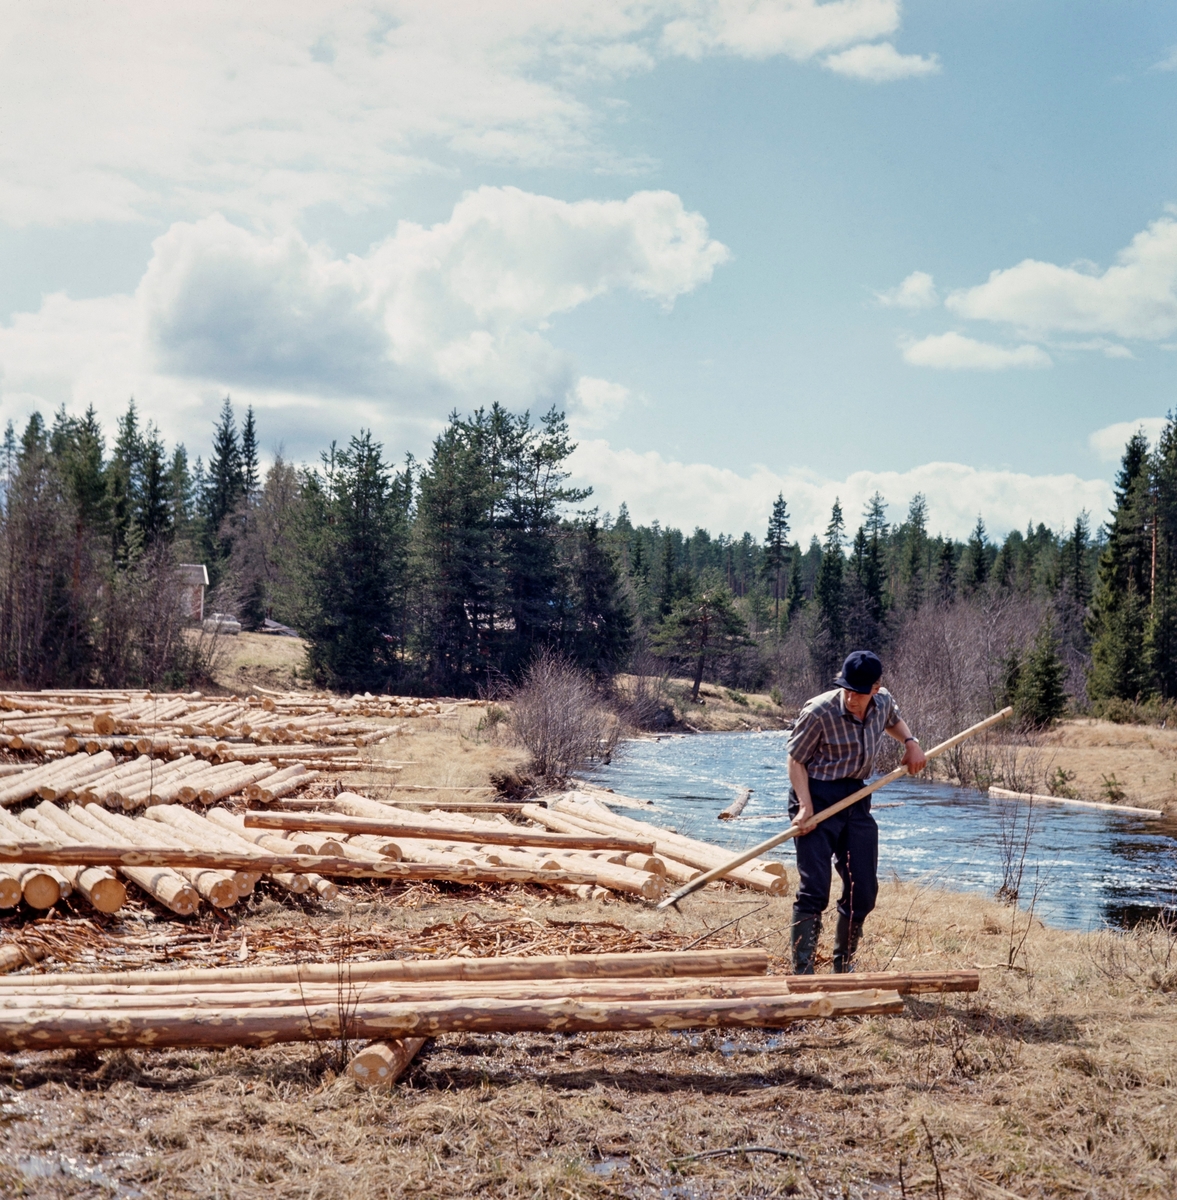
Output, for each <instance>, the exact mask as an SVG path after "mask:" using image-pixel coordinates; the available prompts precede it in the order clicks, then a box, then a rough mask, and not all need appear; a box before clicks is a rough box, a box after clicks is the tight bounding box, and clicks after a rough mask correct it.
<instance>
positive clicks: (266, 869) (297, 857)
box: [0, 842, 596, 886]
mask: <svg viewBox="0 0 1177 1200" xmlns="http://www.w3.org/2000/svg"><path fill="white" fill-rule="evenodd" d="M0 863H38V864H40V865H42V866H74V865H79V866H90V867H117V868H118V869H120V870H122V869H124V868H127V867H173V868H178V869H185V868H186V869H188V870H193V871H198V870H207V871H250V870H255V869H258V870H261V871H262V872H263V873H272V872H274V871H290V872H292V873H300V872H311V873H313V874H318V875H335V876H339V877H341V878H349V879H424V880H429V879H436V880H442V881H445V882H449V883H542V884H545V885H547V886H551V885H552V884H554V883H592V882H593V881H594V880H595V879H596V876H595V875H588V874H582V873H581V872H579V871H529V870H522V869H518V868H515V867H484V866H474V867H457V866H455V867H446V866H440V865H434V864H430V863H405V862H392V861H391V860H386V861H383V862H378V863H376V862H373V863H364V862H356V861H355V860H353V859H350V858H331V857H324V856H321V855H313V854H264V855H263V854H236V853H233V852H230V851H225V850H175V849H171V848H169V847H166V846H160V847H149V846H136V847H133V848H132V847H125V848H124V847H118V846H81V845H78V846H47V845H45V844H44V843H41V842H33V843H21V844H14V843H11V842H3V843H0Z"/></svg>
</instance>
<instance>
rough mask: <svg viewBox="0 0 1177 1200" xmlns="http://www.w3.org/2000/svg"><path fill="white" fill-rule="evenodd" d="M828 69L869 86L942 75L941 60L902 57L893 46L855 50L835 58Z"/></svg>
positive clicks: (845, 51) (829, 60)
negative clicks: (869, 84) (864, 82)
mask: <svg viewBox="0 0 1177 1200" xmlns="http://www.w3.org/2000/svg"><path fill="white" fill-rule="evenodd" d="M825 65H826V66H827V67H829V69H830V70H831V71H835V72H837V74H839V75H849V76H850V77H851V78H852V79H865V80H866V81H867V82H868V83H891V82H892V81H894V80H896V79H914V78H917V77H919V76H921V75H939V73H940V59H939V58H938V57H937V56H936V55H935V54H932V55H930V56H928V57H927V58H925V57H924V56H923V55H922V54H900V53H899V51H898V50H896V49H895V47H894V46H892V45H891V43H890V42H877V43H874V44H866V43H864V44H863V45H860V46H851V47H850V49H849V50H843V51H841V52H840V53H838V54H831V55H830V56H829V57H828V58H827V59H826V60H825Z"/></svg>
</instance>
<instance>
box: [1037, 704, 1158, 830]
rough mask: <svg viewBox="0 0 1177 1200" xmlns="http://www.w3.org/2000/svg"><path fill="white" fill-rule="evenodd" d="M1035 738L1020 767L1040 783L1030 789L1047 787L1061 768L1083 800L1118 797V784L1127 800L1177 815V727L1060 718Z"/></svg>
mask: <svg viewBox="0 0 1177 1200" xmlns="http://www.w3.org/2000/svg"><path fill="white" fill-rule="evenodd" d="M1034 743H1035V744H1034V745H1033V746H1030V745H1026V746H1022V747H1019V749H1018V751H1017V758H1018V769H1019V772H1020V773H1021V774H1022V775H1024V776H1025V777H1026V779H1025V782H1027V783H1030V782H1034V785H1035V786H1034V787H1033V788H1032V789H1030V790H1034V791H1045V790H1046V780H1047V779H1048V778H1049V777H1051V776H1054V775H1055V772H1057V771H1059V770H1061V771H1063V772H1064V773H1066V774H1067V775H1068V776H1070V777H1071V778H1070V782H1069V784H1068V785H1067V786H1068V787H1069V788H1070V789H1071V790H1072V791H1073V792H1074V794H1075V795H1076V796H1077V797H1078V798H1079V799H1081V800H1102V801H1108V800H1109V799H1113V800H1114V790H1115V789H1116V788H1117V787H1118V790H1119V791H1121V792H1122V793H1123V800H1124V803H1126V804H1136V805H1141V806H1143V807H1145V808H1159V809H1162V810H1164V811H1165V812H1167V813H1168V814H1169V815H1171V816H1177V730H1174V729H1160V728H1158V727H1157V726H1154V725H1113V724H1112V723H1111V722H1110V721H1096V720H1091V719H1088V718H1082V719H1079V720H1071V721H1063V722H1060V723H1059V724H1058V725H1057V726H1056V727H1055V728H1054V729H1051V730H1049V731H1047V732H1046V733H1043V734H1041V735H1039V736H1037V737H1036V738H1035V739H1034ZM1109 784H1111V785H1113V794H1112V795H1109Z"/></svg>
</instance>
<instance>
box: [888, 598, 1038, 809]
mask: <svg viewBox="0 0 1177 1200" xmlns="http://www.w3.org/2000/svg"><path fill="white" fill-rule="evenodd" d="M1041 620H1042V606H1041V604H1040V603H1039V602H1037V601H1035V600H1031V599H1026V598H1024V597H1017V596H1006V595H999V596H995V597H991V598H988V599H986V600H985V601H984V602H983V603H963V602H962V603H957V604H951V605H947V606H941V605H925V606H924V607H923V608H921V609H919V610H918V611H917V612H915V613H913V614H912V615H911V616H910V617H908V619H907V620H906V621H905V622H904V624H903V626H902V628H901V629H900V631H899V636H898V639H897V642H896V647H895V650H894V652H893V653H892V654H891V655H890V661H889V662H888V663H887V667H886V678H885V682H886V684H887V686H888V687H889V688H890V689H891V691H893V692H894V693H895V696H896V698H897V699H898V700H899V704H900V708H901V709H902V711H903V715H904V717H905V718H906V720H907V723H908V724H909V725H910V726H911V727H912V729H913V730H914V732H915V733H916V734H917V735H918V736H919V738H920V740H921V741H922V742H923V744H924V746H925V747H928V746H931V745H933V744H935V743H936V742H940V741H943V740H944V739H945V738H948V737H951V736H952V735H953V734H954V733H959V732H960V730H962V729H965V728H966V727H967V726H969V725H972V724H975V723H976V722H977V721H980V720H981V719H982V718H984V717H986V716H988V715H989V714H990V713H992V712H994V711H995V710H996V709H998V708H1000V707H1001V706H1002V703H1003V702H1004V699H1005V696H1004V690H1005V663H1006V662H1007V661H1008V659H1009V657H1010V654H1011V653H1012V652H1014V651H1020V650H1021V649H1022V648H1024V647H1025V646H1026V645H1027V644H1028V643H1029V642H1030V641H1031V640H1032V639H1033V637H1034V634H1035V632H1036V631H1037V629H1038V627H1039V625H1040V624H1041ZM1009 737H1010V735H1009V733H1008V732H1007V731H1000V732H993V733H990V734H989V735H988V736H987V737H983V738H976V739H972V740H970V741H968V742H965V743H964V744H963V745H961V746H957V747H956V748H955V749H953V750H952V751H950V752H949V753H948V754H947V755H945V756H944V758H943V759H940V760H939V762H938V763H936V764H933V766H932V768H931V771H930V773H933V772H936V771H942V772H944V773H945V774H947V775H948V776H950V777H954V778H956V779H958V780H959V781H960V782H961V783H963V784H965V785H970V784H975V785H984V786H988V783H989V782H992V781H993V780H995V779H996V778H997V777H998V771H997V769H996V766H997V764H996V762H995V747H996V746H998V745H1001V744H1002V743H1005V742H1007V741H1008V740H1009ZM888 750H889V751H890V752H891V754H892V755H893V756H894V757H895V760H896V761H898V757H899V755H898V753H896V751H895V750H894V749H893V748H891V747H888ZM881 765H882V764H881ZM1014 765H1015V767H1016V759H1015V763H1014Z"/></svg>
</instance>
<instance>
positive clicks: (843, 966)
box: [834, 913, 862, 975]
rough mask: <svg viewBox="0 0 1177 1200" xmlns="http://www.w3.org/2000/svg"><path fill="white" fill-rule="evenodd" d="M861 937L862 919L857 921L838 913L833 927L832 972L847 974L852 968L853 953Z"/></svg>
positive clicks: (856, 949)
mask: <svg viewBox="0 0 1177 1200" xmlns="http://www.w3.org/2000/svg"><path fill="white" fill-rule="evenodd" d="M861 938H862V919H861V918H860V919H859V920H857V921H853V920H851V919H850V918H849V917H844V916H842V914H841V913H839V914H838V924H837V925H836V926H835V927H834V974H835V975H847V974H849V973H850V972H851V971H853V970H854V955H855V953H856V952H857V951H858V943H859V941H860V939H861Z"/></svg>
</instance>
